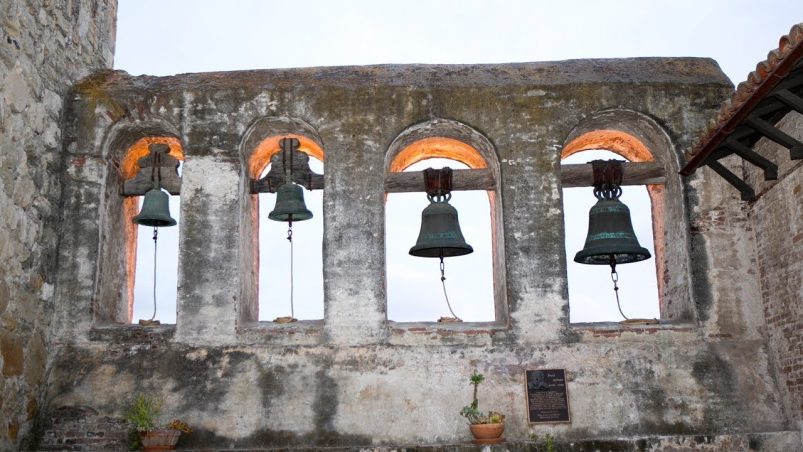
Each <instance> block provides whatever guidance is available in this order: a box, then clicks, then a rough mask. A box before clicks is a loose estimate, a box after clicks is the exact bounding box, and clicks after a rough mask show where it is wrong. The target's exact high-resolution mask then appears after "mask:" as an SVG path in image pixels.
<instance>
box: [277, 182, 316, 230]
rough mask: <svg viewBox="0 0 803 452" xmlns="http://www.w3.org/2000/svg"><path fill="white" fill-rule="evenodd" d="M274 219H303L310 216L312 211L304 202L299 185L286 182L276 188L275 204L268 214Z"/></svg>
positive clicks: (302, 192) (289, 220)
mask: <svg viewBox="0 0 803 452" xmlns="http://www.w3.org/2000/svg"><path fill="white" fill-rule="evenodd" d="M268 218H269V219H271V220H274V221H288V222H292V221H304V220H309V219H310V218H312V212H310V211H309V210H308V209H307V205H306V204H304V190H303V189H302V188H301V186H300V185H298V184H295V183H292V182H287V183H285V184H282V185H281V186H280V187H279V189H278V190H276V206H275V207H274V208H273V211H271V213H269V214H268Z"/></svg>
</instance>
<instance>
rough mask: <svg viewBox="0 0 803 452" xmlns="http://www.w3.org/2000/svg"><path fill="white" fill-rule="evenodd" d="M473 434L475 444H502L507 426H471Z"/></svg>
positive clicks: (499, 424) (500, 424) (501, 424)
mask: <svg viewBox="0 0 803 452" xmlns="http://www.w3.org/2000/svg"><path fill="white" fill-rule="evenodd" d="M468 428H469V429H471V434H472V435H474V443H475V444H495V443H500V442H502V433H503V432H504V431H505V424H503V423H501V422H500V423H498V424H470V425H469V426H468Z"/></svg>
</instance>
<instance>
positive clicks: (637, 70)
mask: <svg viewBox="0 0 803 452" xmlns="http://www.w3.org/2000/svg"><path fill="white" fill-rule="evenodd" d="M731 89H732V86H731V85H730V83H729V82H728V81H727V79H725V77H724V75H722V73H721V71H720V70H719V68H718V67H717V66H716V64H715V63H714V62H712V61H710V60H702V59H682V58H679V59H676V58H666V59H664V58H655V59H651V58H648V59H626V60H582V61H568V62H553V63H527V64H511V65H489V66H484V65H481V66H377V67H345V68H310V69H288V70H271V71H243V72H232V73H210V74H185V75H181V76H175V77H147V76H146V77H131V76H129V75H128V74H125V73H121V72H103V73H99V74H96V75H95V76H92V77H89V78H87V79H85V80H83V81H82V82H80V83H79V84H78V85H77V87H76V92H77V93H78V95H77V96H76V98H75V99H74V101H73V102H71V103H70V107H69V111H70V114H69V116H68V118H67V119H68V122H67V123H66V125H65V132H64V133H65V148H66V154H65V167H64V172H63V193H64V195H63V202H64V205H63V209H62V210H63V215H64V220H63V221H64V225H63V228H62V229H61V246H60V249H59V261H58V262H59V264H58V271H57V284H56V288H55V295H54V297H55V298H56V299H57V300H59V302H58V303H57V304H56V309H55V311H56V312H55V315H56V317H55V318H56V319H57V320H56V321H55V322H54V324H53V331H54V334H55V335H56V338H57V339H56V340H57V342H58V344H59V347H58V349H56V350H54V354H53V367H52V372H51V374H50V375H49V379H48V387H47V389H48V397H47V402H48V409H49V411H50V412H57V411H58V410H60V409H65V410H66V409H68V408H70V407H76V408H77V407H89V408H91V409H92V410H94V411H92V413H97V414H98V416H102V417H106V416H108V417H111V418H115V417H117V418H119V417H120V416H121V415H122V413H123V412H124V411H125V408H126V405H127V403H128V402H129V400H130V399H131V397H132V396H133V395H134V394H136V393H139V392H147V393H152V394H157V395H159V396H160V397H161V398H163V400H164V402H165V405H166V407H168V410H169V414H170V415H171V416H177V417H181V418H183V419H184V420H186V421H187V422H189V423H190V424H192V426H193V428H194V432H193V434H192V435H189V436H188V437H187V438H186V442H185V443H184V446H185V447H197V448H203V447H221V448H235V447H243V448H245V447H251V448H258V447H268V446H271V447H284V446H289V445H305V446H310V445H318V446H336V445H340V446H355V445H364V446H377V445H395V444H450V443H451V444H453V443H456V442H463V441H465V440H466V439H467V436H468V432H467V429H466V426H465V421H464V420H463V419H462V418H460V417H459V416H458V414H457V413H458V412H459V410H460V408H461V407H462V406H463V405H465V404H466V403H467V401H468V399H469V398H470V387H469V385H468V384H467V376H468V375H469V374H470V372H471V371H472V370H474V369H476V370H478V371H479V372H481V373H484V374H485V376H486V382H485V383H483V385H482V387H481V392H480V408H481V409H483V410H486V409H498V410H499V411H502V412H504V413H505V414H506V416H507V418H506V432H505V435H506V437H507V438H508V440H509V441H511V442H526V441H527V439H528V438H531V435H532V434H537V435H543V434H545V433H550V434H553V435H555V436H556V437H557V438H558V440H559V441H561V442H572V441H591V442H593V441H596V440H599V439H600V438H616V437H620V436H625V437H628V438H637V437H642V436H661V435H698V434H700V435H719V434H734V433H738V434H748V433H755V432H766V433H767V434H770V435H772V434H776V433H777V434H778V435H780V437H783V438H791V439H790V440H789V441H790V442H788V443H787V444H792V445H793V446H791V447H787V448H786V450H794V449H795V447H796V445H797V444H799V443H800V435H799V433H798V432H797V431H796V430H794V431H792V432H791V433H790V432H789V427H790V423H789V420H788V417H787V416H785V414H784V412H783V410H782V408H781V405H782V402H781V400H780V399H779V397H778V392H777V381H776V380H775V379H774V374H773V372H772V366H771V360H770V357H769V352H768V350H767V346H766V341H765V337H764V335H763V331H764V328H763V325H764V319H763V316H762V313H761V308H760V303H759V302H758V300H759V299H760V291H759V290H758V289H757V287H758V286H759V283H758V274H757V272H756V271H755V266H754V263H755V262H754V261H755V243H754V242H755V237H753V236H752V235H751V234H746V231H749V222H748V219H747V216H746V214H744V212H742V210H741V208H740V205H738V204H734V203H733V196H734V195H733V190H731V189H730V187H729V186H728V185H727V183H726V182H724V181H723V180H722V179H721V178H718V177H716V176H715V175H714V176H711V175H710V174H708V173H707V172H704V171H703V172H698V173H697V174H695V175H694V176H692V177H690V178H688V179H681V178H680V176H679V175H678V174H677V170H678V165H679V160H680V155H681V154H682V151H683V150H684V149H686V148H687V147H688V146H689V145H690V143H691V141H692V140H693V138H694V137H695V136H696V134H697V133H698V132H699V130H700V129H701V128H702V127H704V126H705V124H706V121H707V120H708V118H709V117H710V116H711V115H712V114H713V113H714V112H716V111H717V110H718V109H719V105H720V103H721V101H722V100H723V99H724V98H725V97H726V96H727V95H729V94H730V93H731ZM594 118H597V119H599V118H603V119H604V121H602V122H599V124H601V125H604V127H605V128H617V127H618V128H619V130H622V131H623V132H626V133H630V134H633V135H634V136H636V137H638V138H639V139H640V140H642V141H643V142H645V143H647V144H648V146H649V147H650V150H651V152H654V153H655V154H656V155H658V158H657V160H658V161H659V162H660V163H662V164H664V165H665V168H666V175H667V178H670V179H671V178H674V179H673V180H672V181H671V182H670V183H671V184H673V185H672V186H671V187H670V186H669V183H668V185H667V193H669V192H670V188H671V189H672V190H674V193H675V194H674V195H673V199H671V200H670V202H667V203H666V210H667V212H669V213H668V214H667V215H668V217H667V218H670V219H671V222H670V223H667V224H665V226H666V229H667V230H668V231H667V232H666V234H667V237H670V239H671V241H670V242H668V246H671V247H673V248H674V249H677V250H681V251H682V252H681V253H678V255H677V256H676V258H674V260H673V261H672V262H671V263H672V265H671V267H670V272H669V273H668V274H667V275H665V277H666V278H671V280H670V281H668V282H667V284H669V285H670V286H671V287H673V292H672V295H671V296H673V297H675V298H674V302H675V303H679V304H682V305H683V306H684V309H686V310H687V311H689V315H688V316H684V317H683V318H682V319H680V320H677V321H669V320H666V319H665V320H664V321H663V322H662V323H661V324H659V325H649V326H621V325H618V324H590V325H576V324H570V323H569V320H568V299H567V295H566V294H567V290H566V268H565V267H566V266H565V262H564V261H565V250H564V240H563V215H562V210H561V205H562V201H561V199H560V193H561V190H560V187H561V183H560V172H559V168H560V166H559V159H560V152H561V149H562V147H563V146H564V144H565V143H566V142H567V139H568V138H569V137H571V136H572V134H573V133H574V132H576V131H577V130H580V129H582V130H583V131H585V127H594V125H595V124H597V122H595V121H596V120H595V119H594ZM268 119H269V121H268V122H269V123H270V124H274V125H275V127H273V128H266V129H261V128H260V126H259V125H260V124H263V123H264V121H266V120H268ZM450 122H454V123H459V124H461V125H462V127H468V128H471V129H472V130H473V131H475V132H476V133H478V134H481V135H482V136H483V137H485V138H486V139H487V140H488V141H489V142H490V143H492V145H493V147H494V152H495V153H496V154H497V156H498V160H499V162H500V170H499V172H498V174H496V175H495V177H498V178H499V184H498V187H499V189H498V193H496V196H497V197H498V199H499V202H500V203H501V210H502V213H501V218H502V227H501V228H500V231H501V233H502V234H503V240H502V243H504V263H503V270H504V272H503V273H502V274H500V275H497V276H500V277H504V278H506V279H505V281H506V287H507V290H506V291H505V293H504V294H503V295H504V303H503V306H504V309H506V311H507V312H506V314H507V315H506V316H505V317H504V318H503V319H502V320H503V321H501V322H489V323H465V324H437V323H415V324H405V323H396V322H389V321H387V319H386V316H385V284H384V281H385V277H386V275H385V269H384V267H385V265H384V258H385V256H384V242H385V239H386V238H385V236H384V233H383V231H384V227H383V225H384V221H385V218H384V204H383V199H384V193H385V189H384V174H383V171H382V168H384V167H385V158H386V153H387V152H388V149H389V146H390V145H391V143H393V142H394V140H395V139H396V138H397V137H399V136H400V134H402V133H403V132H404V131H406V130H409V129H410V128H411V127H413V126H416V127H417V126H421V128H422V129H426V128H427V127H428V126H429V125H433V124H443V123H450ZM282 124H286V128H284V129H283V128H282V127H283V126H282ZM298 124H305V125H306V127H299V126H298ZM433 127H434V126H433ZM441 130H445V132H439V133H441V134H446V135H447V136H449V135H448V129H441ZM288 133H298V134H301V135H305V136H307V137H308V138H310V139H312V140H314V141H315V142H318V143H321V144H322V146H321V147H322V148H323V150H324V165H325V168H326V170H325V172H324V178H325V179H324V184H325V189H324V194H323V198H324V214H323V218H322V219H318V220H316V221H323V222H324V226H325V227H324V238H323V241H324V252H323V260H324V262H323V268H324V298H325V299H324V303H325V309H324V318H323V319H321V320H317V321H303V322H298V323H295V324H287V325H279V324H274V323H272V322H256V321H254V319H249V318H248V316H247V315H243V311H247V310H248V309H249V306H251V304H250V302H251V301H253V300H249V299H248V298H249V297H253V296H254V294H255V289H254V288H248V287H246V285H248V284H250V283H252V280H253V278H251V276H250V275H252V274H253V272H254V260H253V258H252V256H253V250H252V248H253V243H254V242H253V237H252V235H251V233H252V232H251V229H250V226H249V225H250V224H251V223H250V222H251V221H252V210H251V209H252V208H253V206H252V205H251V204H249V199H250V195H249V194H248V193H247V191H246V190H245V188H244V187H247V183H246V182H247V181H246V171H245V162H247V160H248V156H249V155H250V152H252V151H253V146H252V144H254V143H259V142H260V141H261V140H262V139H265V138H268V137H271V136H275V135H276V134H279V135H281V134H288ZM154 134H155V135H167V136H172V137H176V138H178V139H179V140H180V142H181V145H182V149H183V151H184V155H185V157H186V160H185V163H184V166H183V171H182V188H181V197H182V199H181V225H180V227H181V233H180V238H179V275H178V276H179V286H178V288H177V293H178V303H177V311H178V312H177V321H176V325H175V326H171V325H162V326H159V327H154V328H143V327H141V326H138V325H125V324H122V323H116V322H115V319H113V318H109V317H101V316H97V315H95V316H92V315H90V313H97V312H100V311H102V310H103V311H106V312H111V311H113V309H110V308H113V307H114V306H117V305H118V304H119V303H121V302H124V300H123V297H122V295H123V293H124V290H123V289H124V287H123V286H124V283H122V281H124V280H123V279H121V278H122V277H123V276H124V275H125V272H124V262H122V260H121V259H120V255H121V250H122V249H124V248H123V247H124V241H123V235H122V233H121V228H120V227H119V225H121V224H122V222H123V221H126V219H125V218H124V217H123V215H124V213H123V211H122V208H121V207H120V205H121V199H120V196H119V194H118V187H119V183H120V181H119V178H118V177H117V176H116V172H115V171H114V170H113V168H114V163H115V162H119V159H120V158H121V156H122V155H123V153H124V152H125V150H126V149H127V146H128V145H130V144H132V143H133V142H134V141H135V140H136V139H138V138H141V137H143V136H152V135H154ZM354 212H359V213H360V214H359V215H354ZM679 228H688V230H689V231H690V237H689V239H684V238H683V237H684V235H683V234H677V233H675V232H676V231H677V230H678V229H679ZM672 231H675V232H672ZM683 256H685V257H686V258H685V259H683V258H682V257H683ZM260 289H262V290H269V289H265V288H260ZM606 290H607V287H606ZM553 367H561V368H565V369H566V371H567V381H568V387H569V403H570V410H571V413H572V419H571V423H568V424H554V425H535V426H533V425H529V424H528V423H527V414H526V410H525V407H526V401H525V400H524V390H523V385H524V383H523V381H522V380H523V373H524V371H525V370H526V369H528V368H553ZM45 431H46V432H47V431H51V432H53V433H54V436H53V437H54V438H55V437H56V436H57V434H56V429H55V428H52V429H48V428H46V429H45ZM701 438H702V437H701ZM684 441H685V440H684ZM784 441H785V440H784ZM748 442H750V441H748ZM771 443H772V441H769V442H766V443H764V444H765V446H761V447H760V448H763V449H764V450H776V449H777V448H775V449H773V446H770V445H766V444H771Z"/></svg>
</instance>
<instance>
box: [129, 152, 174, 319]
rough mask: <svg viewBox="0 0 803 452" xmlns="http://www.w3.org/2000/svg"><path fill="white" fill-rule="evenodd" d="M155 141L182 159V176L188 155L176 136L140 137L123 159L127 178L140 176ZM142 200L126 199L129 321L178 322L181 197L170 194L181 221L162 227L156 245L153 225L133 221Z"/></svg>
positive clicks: (135, 197) (137, 198) (139, 198)
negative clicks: (138, 223)
mask: <svg viewBox="0 0 803 452" xmlns="http://www.w3.org/2000/svg"><path fill="white" fill-rule="evenodd" d="M152 144H165V145H167V146H168V149H169V151H168V154H169V155H170V156H171V157H173V158H175V159H176V160H178V161H179V167H178V168H177V171H178V175H179V176H180V175H181V164H182V162H183V161H184V154H183V152H182V148H181V143H180V142H179V140H178V139H177V138H174V137H166V136H150V137H144V138H140V139H139V140H137V141H136V142H134V144H132V145H131V146H130V147H129V148H128V149H127V150H126V152H125V153H124V155H123V158H122V160H121V161H120V172H121V176H122V178H123V180H124V181H126V180H129V179H132V178H134V177H135V176H136V175H137V173H138V172H139V171H140V166H139V159H141V158H142V157H145V156H147V155H148V153H149V152H150V151H149V146H150V145H152ZM163 191H165V190H164V189H163ZM142 201H143V196H127V197H124V198H123V201H122V202H123V217H124V218H123V227H124V228H125V229H124V235H125V254H126V268H127V271H126V274H127V276H128V280H129V281H128V294H129V296H128V303H127V312H128V316H127V320H128V322H129V323H130V322H133V323H136V322H138V321H139V319H151V318H153V319H154V320H159V321H160V322H161V323H165V324H172V323H176V289H177V287H178V279H177V276H178V238H179V234H180V225H181V221H180V218H181V209H180V206H181V198H180V196H178V195H176V196H170V201H169V209H170V215H171V217H172V218H174V219H175V220H176V221H177V223H178V224H177V225H176V226H175V227H162V228H158V246H156V247H154V241H153V228H149V227H145V226H138V225H136V224H134V222H133V221H132V219H133V217H134V216H135V215H137V213H139V211H140V209H141V208H142ZM154 265H155V267H154ZM154 284H155V285H154ZM154 301H155V306H154ZM154 311H155V315H154Z"/></svg>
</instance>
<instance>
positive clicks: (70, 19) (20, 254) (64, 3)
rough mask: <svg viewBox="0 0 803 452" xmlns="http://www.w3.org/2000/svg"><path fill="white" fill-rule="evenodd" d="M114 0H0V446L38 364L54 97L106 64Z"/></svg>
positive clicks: (44, 314) (48, 243) (50, 248)
mask: <svg viewBox="0 0 803 452" xmlns="http://www.w3.org/2000/svg"><path fill="white" fill-rule="evenodd" d="M116 10H117V2H116V1H115V0H0V323H1V325H0V328H2V329H1V330H0V331H2V332H0V352H2V355H0V363H1V364H0V367H1V368H2V379H0V394H2V397H1V398H0V407H2V408H0V449H2V450H10V449H12V448H15V447H17V446H19V445H20V441H21V439H22V437H23V436H25V435H26V434H27V433H28V432H29V431H30V430H31V427H32V420H33V418H34V415H35V414H36V413H37V411H38V409H39V407H40V405H41V403H42V391H41V385H42V383H43V382H44V380H45V375H46V371H47V358H48V354H49V352H48V350H49V348H50V347H51V346H52V344H51V339H52V338H51V336H50V335H49V333H48V331H49V327H50V313H51V312H52V308H53V287H54V269H55V267H54V264H55V258H56V253H57V249H56V248H57V241H58V235H59V233H58V230H59V217H60V212H59V203H60V198H61V181H60V173H61V168H62V160H61V155H62V149H61V145H62V129H61V123H62V120H63V116H64V106H65V105H66V99H67V98H68V96H69V92H70V88H71V87H72V85H73V84H74V83H75V81H77V80H79V79H81V78H83V77H86V76H87V75H89V74H91V73H93V72H95V71H97V70H99V69H106V68H110V67H111V66H112V62H113V57H114V39H115V20H116Z"/></svg>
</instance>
